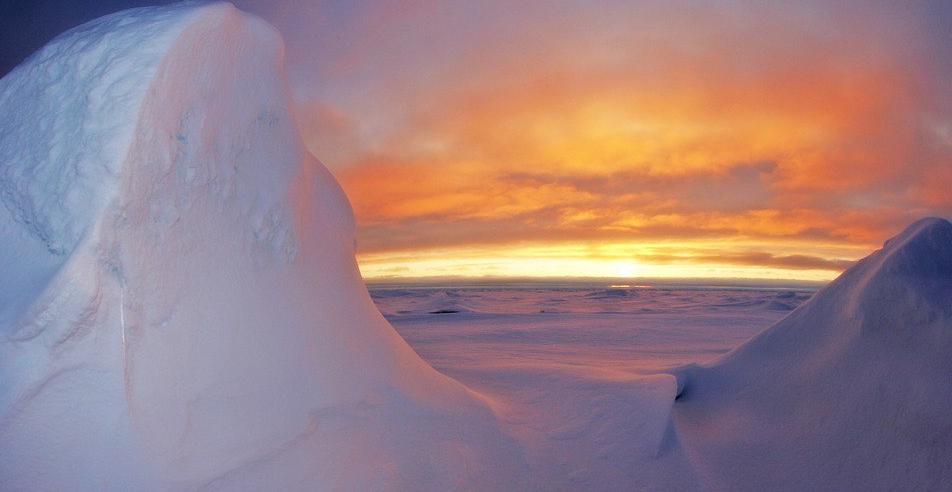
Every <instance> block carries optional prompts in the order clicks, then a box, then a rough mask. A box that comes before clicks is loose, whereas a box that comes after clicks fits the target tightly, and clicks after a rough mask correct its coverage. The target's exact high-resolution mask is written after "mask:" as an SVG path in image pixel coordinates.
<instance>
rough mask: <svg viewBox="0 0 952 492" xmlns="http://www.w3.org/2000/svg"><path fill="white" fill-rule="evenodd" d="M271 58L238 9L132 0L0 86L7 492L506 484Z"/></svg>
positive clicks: (476, 403) (510, 470)
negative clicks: (316, 149) (376, 268)
mask: <svg viewBox="0 0 952 492" xmlns="http://www.w3.org/2000/svg"><path fill="white" fill-rule="evenodd" d="M282 52H283V45H282V42H281V40H280V37H279V35H278V34H277V33H276V31H274V29H273V28H271V27H270V26H268V25H267V24H265V23H264V22H262V21H260V20H258V19H256V18H254V17H251V16H248V15H246V14H244V13H242V12H240V11H238V10H236V9H235V8H234V7H232V6H231V5H230V4H211V5H201V6H195V5H184V6H173V7H161V8H146V9H136V10H131V11H126V12H122V13H119V14H115V15H112V16H108V17H105V18H102V19H99V20H96V21H93V22H91V23H89V24H86V25H83V26H81V27H79V28H77V29H74V30H72V31H70V32H68V33H66V34H64V35H62V36H60V37H59V38H57V39H56V40H54V41H52V42H51V43H50V44H49V45H47V46H46V47H45V48H43V49H42V50H41V51H39V52H38V53H36V54H34V55H33V56H32V57H31V58H30V59H28V60H27V61H26V62H24V64H22V65H21V66H19V67H18V68H16V69H15V70H14V71H13V72H11V73H10V74H9V75H8V76H6V77H5V78H3V79H2V80H0V113H2V114H3V115H4V119H5V121H4V122H3V124H2V127H0V201H2V205H3V206H2V207H0V278H2V279H3V285H2V287H0V341H2V343H0V489H3V490H14V489H16V490H20V489H43V490H57V489H58V490H83V489H95V490H103V489H125V490H150V489H163V490H165V489H195V488H199V487H205V488H212V489H216V488H224V489H235V488H239V489H251V490H294V489H307V490H328V489H332V488H335V487H338V488H339V487H346V488H347V489H362V488H366V489H381V488H383V489H386V488H402V489H410V488H413V489H421V488H422V489H439V490H449V489H456V488H498V487H501V484H506V485H507V486H512V484H519V483H520V480H521V476H522V475H521V474H522V473H523V472H522V464H521V463H522V457H521V454H520V451H519V450H518V447H517V446H516V445H515V444H513V442H512V441H511V440H510V439H509V438H507V437H506V436H504V435H503V434H502V433H501V431H500V430H499V429H498V427H497V423H496V420H495V418H494V417H493V415H492V413H491V412H490V411H489V409H488V407H487V406H486V405H485V404H484V403H483V401H482V400H481V399H480V397H478V396H477V395H475V394H474V393H473V392H471V391H469V390H468V389H466V388H465V387H463V386H462V385H460V384H458V383H457V382H455V381H453V380H452V379H449V378H447V377H445V376H442V375H441V374H439V373H437V372H436V371H434V370H433V369H432V368H431V367H430V366H428V365H427V364H426V363H425V362H423V361H422V360H421V359H420V358H419V357H418V356H417V355H416V353H414V352H413V350H412V349H411V348H410V347H409V346H408V345H407V344H406V343H405V342H404V341H403V340H402V339H401V338H400V337H399V336H398V335H397V334H396V333H395V332H394V331H393V329H392V328H391V327H390V325H389V324H387V322H386V321H385V320H384V319H383V318H382V317H381V316H380V314H379V313H378V311H377V310H376V309H375V308H374V306H373V303H372V302H371V300H370V298H369V296H368V294H367V291H366V289H365V287H364V286H363V283H362V282H361V279H360V275H359V272H358V270H357V268H356V265H355V262H354V251H353V250H354V223H353V218H352V214H351V210H350V205H349V204H348V202H347V200H346V198H345V196H344V194H343V193H342V192H341V190H340V189H339V187H338V185H337V184H336V182H335V180H334V179H333V177H332V176H331V175H330V174H329V173H328V172H327V170H326V169H325V168H324V167H323V166H322V165H321V164H320V163H319V162H318V161H317V160H315V159H314V158H313V157H312V156H310V155H309V154H308V153H307V151H306V150H305V149H304V147H303V145H302V143H301V141H300V138H299V136H298V133H297V129H296V127H295V124H294V119H293V115H292V114H291V112H290V110H289V104H288V93H287V89H286V84H285V80H284V75H283V71H282V70H283V69H282V56H283V55H282ZM485 470H493V471H494V473H493V474H487V473H484V471H485Z"/></svg>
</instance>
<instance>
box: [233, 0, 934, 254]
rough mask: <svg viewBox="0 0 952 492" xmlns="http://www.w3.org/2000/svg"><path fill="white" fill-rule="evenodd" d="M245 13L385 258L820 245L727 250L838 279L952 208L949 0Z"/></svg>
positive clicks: (266, 9)
mask: <svg viewBox="0 0 952 492" xmlns="http://www.w3.org/2000/svg"><path fill="white" fill-rule="evenodd" d="M247 5H248V6H251V7H252V8H253V9H258V11H259V12H262V13H264V14H265V16H266V17H269V18H270V19H271V20H272V21H273V22H276V23H277V24H278V26H279V28H281V29H282V31H284V32H285V36H286V38H287V41H288V64H289V70H290V72H291V82H292V85H293V87H294V89H295V92H296V94H297V98H298V100H299V111H298V114H299V118H300V119H301V120H302V121H303V122H304V124H303V125H302V128H303V131H304V134H305V135H304V137H305V140H306V142H307V144H308V146H309V147H310V148H311V149H312V151H314V152H315V154H317V155H318V156H319V157H321V158H322V159H324V160H325V162H327V163H328V164H329V165H330V166H331V167H332V170H333V171H334V172H335V174H336V175H337V176H338V177H339V178H340V180H341V182H342V184H343V186H344V188H345V190H346V191H347V193H348V195H349V196H350V198H351V201H352V203H353V205H354V208H355V211H356V215H357V220H358V224H359V236H360V237H359V247H360V251H361V252H362V253H364V254H365V255H366V254H373V253H377V252H385V251H410V250H414V249H417V250H421V249H425V248H440V247H464V246H467V245H504V244H509V245H518V244H524V243H538V242H558V241H609V242H610V241H646V240H659V239H663V238H677V239H678V240H681V241H684V242H685V243H686V244H691V243H692V242H703V241H707V240H710V239H711V238H723V239H732V238H751V239H756V240H762V241H768V242H770V246H771V247H772V248H775V249H777V248H780V247H781V245H782V244H797V245H798V247H800V248H802V250H800V251H798V252H787V253H784V254H780V253H778V252H777V251H763V252H760V253H758V254H756V255H755V254H752V253H747V252H737V251H735V252H734V254H731V252H730V251H720V252H718V254H720V255H724V256H723V258H724V261H732V262H734V263H735V264H741V263H743V264H744V265H752V264H755V263H759V264H761V265H763V266H764V267H768V266H770V267H783V268H789V269H797V268H806V267H804V266H803V265H810V266H811V267H823V268H828V267H829V268H838V267H842V266H845V263H843V262H842V261H841V260H840V259H838V258H837V257H834V256H830V255H829V252H823V254H821V250H822V247H824V245H830V244H836V245H841V246H844V247H846V246H850V247H865V248H871V247H873V246H874V245H875V244H877V243H878V242H879V241H881V240H882V239H883V238H884V237H887V236H888V235H890V234H892V233H894V232H896V231H897V230H899V229H900V228H901V227H902V226H903V225H904V224H905V223H907V222H909V221H911V220H913V219H915V218H917V217H919V216H922V215H949V214H950V213H952V201H950V200H952V199H950V198H949V197H950V196H952V194H950V193H948V192H947V189H948V187H949V185H952V174H950V171H949V169H950V168H952V166H950V162H952V96H950V94H952V87H950V86H949V83H948V81H949V80H952V76H950V75H952V64H950V63H949V62H948V60H949V59H952V48H950V46H952V44H949V43H948V42H946V41H948V39H949V34H948V33H949V32H952V29H949V28H950V27H952V26H950V23H949V21H950V20H952V16H949V15H948V12H949V11H948V9H947V8H945V7H943V6H942V5H941V2H938V3H937V2H932V1H924V2H913V3H910V4H904V5H897V4H894V3H891V2H878V1H874V2H865V1H864V2H858V1H845V2H822V1H807V2H795V3H794V2H788V3H764V2H747V1H734V0H720V1H716V2H711V3H707V4H698V3H697V2H677V1H676V2H661V1H642V2H602V3H599V4H597V5H593V4H591V3H588V2H574V1H546V2H542V1H538V2H537V1H529V2H518V3H512V2H423V1H421V2H379V3H365V4H364V3H351V2H315V3H311V2H278V5H279V7H273V6H272V4H270V3H266V2H249V3H247ZM741 253H743V254H741ZM656 261H658V262H662V263H663V261H664V260H663V259H662V258H660V257H659V258H656ZM824 262H827V263H824Z"/></svg>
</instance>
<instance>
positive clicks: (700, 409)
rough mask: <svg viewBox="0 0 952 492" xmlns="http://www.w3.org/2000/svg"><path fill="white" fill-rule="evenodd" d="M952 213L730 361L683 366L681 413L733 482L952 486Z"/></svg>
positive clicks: (696, 456) (723, 481)
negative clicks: (951, 380)
mask: <svg viewBox="0 0 952 492" xmlns="http://www.w3.org/2000/svg"><path fill="white" fill-rule="evenodd" d="M949 354H952V224H950V223H949V222H948V221H946V220H944V219H937V218H931V219H924V220H921V221H919V222H916V223H915V224H913V225H911V226H909V227H908V228H907V229H906V230H905V231H904V232H903V233H901V234H900V235H899V236H897V237H895V238H893V239H890V240H889V241H888V242H886V244H885V245H884V246H883V249H881V250H879V251H877V252H875V253H873V254H872V255H870V256H869V257H867V258H865V259H863V260H862V261H860V262H859V263H858V264H857V265H855V266H854V267H852V268H850V269H849V270H847V271H846V272H845V273H843V275H841V276H840V277H839V278H837V279H836V280H835V281H833V282H832V283H831V284H829V285H828V286H827V287H825V288H824V289H823V290H821V291H820V292H818V293H817V294H816V295H815V296H814V297H813V298H812V299H811V300H810V301H809V302H807V303H805V304H803V305H802V306H800V307H799V308H798V309H797V310H795V311H793V312H792V313H791V314H790V315H789V316H787V317H786V318H784V319H783V320H782V321H780V322H779V323H777V324H776V325H774V326H773V327H771V328H770V329H768V330H766V331H764V332H763V333H761V334H760V335H758V336H757V337H756V338H754V339H753V340H751V341H750V342H749V343H747V344H744V345H743V346H741V347H739V348H738V349H736V350H735V351H733V352H732V353H730V354H728V355H726V356H725V357H724V359H723V360H721V361H719V362H717V363H716V364H713V365H709V366H704V367H699V366H692V367H686V368H684V369H682V370H681V371H679V372H678V377H679V387H680V397H679V398H678V401H677V403H676V404H675V406H674V414H673V415H674V423H675V426H676V428H677V431H678V437H679V440H680V442H681V444H682V445H683V448H684V452H685V454H686V455H688V456H689V457H690V460H691V462H692V465H693V467H694V468H695V469H696V470H698V472H699V474H700V475H701V476H702V477H703V479H704V482H705V483H706V484H708V485H709V486H710V488H714V489H731V490H764V489H770V490H784V489H800V490H803V489H811V490H819V489H826V490H847V489H850V490H939V489H943V488H946V487H948V484H949V483H952V459H950V458H952V412H950V410H952V391H950V386H949V381H950V375H952V358H950V357H949Z"/></svg>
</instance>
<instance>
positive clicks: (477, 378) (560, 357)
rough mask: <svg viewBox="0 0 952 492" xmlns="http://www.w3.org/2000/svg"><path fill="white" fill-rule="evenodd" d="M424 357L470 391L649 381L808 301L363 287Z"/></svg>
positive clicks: (745, 294)
mask: <svg viewBox="0 0 952 492" xmlns="http://www.w3.org/2000/svg"><path fill="white" fill-rule="evenodd" d="M371 295H372V297H373V299H374V302H375V303H376V305H377V307H378V309H380V311H381V312H382V313H383V314H384V316H385V317H386V318H387V320H388V321H390V323H391V324H392V325H393V326H394V328H396V329H397V331H398V332H399V333H400V334H401V335H402V336H403V337H404V338H405V339H406V340H407V341H408V342H410V345H411V346H413V348H414V349H415V350H416V351H417V352H418V353H419V354H420V355H421V356H423V358H424V359H425V360H426V361H427V362H429V363H430V364H432V365H433V366H434V367H436V368H437V369H439V370H440V371H441V372H444V373H446V374H450V375H452V376H453V377H455V378H457V379H460V380H462V381H464V382H466V383H467V384H468V385H469V386H471V387H472V386H483V385H485V384H486V381H485V380H484V378H481V374H492V373H498V372H500V371H514V372H516V371H520V370H522V371H539V370H554V371H560V372H572V373H576V374H581V375H597V374H613V373H618V374H625V375H635V374H657V373H659V372H664V371H665V370H666V369H669V368H673V367H677V366H680V365H684V364H688V363H692V362H708V361H710V360H712V359H714V358H715V357H717V356H718V355H721V354H724V353H725V352H727V351H729V350H730V349H732V348H734V347H736V346H738V345H740V344H741V343H743V342H744V341H745V340H747V339H749V338H750V337H752V336H753V335H756V334H757V333H759V332H760V331H762V330H763V329H765V328H767V327H768V326H770V325H772V324H773V323H774V322H776V321H777V320H779V319H781V318H782V317H784V316H786V315H787V313H789V312H790V311H791V310H792V309H793V308H795V307H797V306H798V305H799V304H800V303H802V302H803V301H804V300H806V299H808V298H809V297H810V295H812V291H810V290H806V289H803V288H798V289H770V290H753V289H724V288H709V287H704V286H697V287H695V288H691V287H687V288H684V287H681V288H677V287H675V288H665V287H659V288H612V287H610V286H609V284H604V285H602V286H598V285H591V286H583V287H546V286H545V285H539V286H533V287H507V286H495V287H493V286H489V287H463V288H453V287H451V286H450V287H445V288H441V287H410V286H403V287H379V286H378V287H371Z"/></svg>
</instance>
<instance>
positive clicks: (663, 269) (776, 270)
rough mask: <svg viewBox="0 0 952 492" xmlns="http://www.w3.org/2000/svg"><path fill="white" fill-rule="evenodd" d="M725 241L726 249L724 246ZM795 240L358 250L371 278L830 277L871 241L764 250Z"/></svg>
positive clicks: (361, 264) (366, 272)
mask: <svg viewBox="0 0 952 492" xmlns="http://www.w3.org/2000/svg"><path fill="white" fill-rule="evenodd" d="M718 247H720V248H724V249H717V248H718ZM801 248H803V247H802V246H797V245H796V244H793V245H791V244H787V245H778V244H761V243H756V242H744V241H737V242H735V243H733V244H726V245H725V244H717V243H713V242H705V241H693V242H690V241H681V242H654V243H607V244H606V243H578V242H576V243H557V244H551V243H546V244H529V245H527V244H518V245H503V246H482V247H473V246H467V247H450V248H431V249H422V250H407V251H393V252H382V253H366V254H361V255H358V263H359V264H360V269H361V272H362V274H363V275H364V277H365V278H367V279H371V280H373V279H388V278H428V277H437V278H453V277H464V278H479V277H488V278H507V277H508V278H513V277H517V278H613V279H636V278H751V279H777V278H785V279H791V280H810V281H823V280H830V279H832V278H834V277H835V276H836V275H838V274H839V272H840V271H842V269H843V268H845V267H846V266H847V265H848V264H849V263H850V262H851V260H853V259H856V258H858V257H860V256H862V255H863V254H865V253H866V252H868V249H866V248H862V247H853V246H846V247H843V246H835V245H830V246H825V247H824V246H820V247H816V246H814V251H819V252H822V253H825V254H828V255H830V256H831V257H833V258H835V260H831V259H827V258H822V257H812V256H803V255H798V254H780V255H773V254H765V253H760V252H759V251H760V250H764V249H769V250H771V251H781V252H783V251H785V250H790V251H799V250H801Z"/></svg>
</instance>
